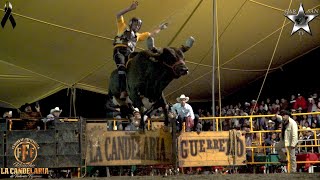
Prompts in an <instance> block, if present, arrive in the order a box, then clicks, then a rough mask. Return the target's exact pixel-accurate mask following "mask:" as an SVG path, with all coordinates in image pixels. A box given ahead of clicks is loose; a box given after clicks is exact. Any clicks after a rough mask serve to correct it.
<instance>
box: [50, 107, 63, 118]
mask: <svg viewBox="0 0 320 180" xmlns="http://www.w3.org/2000/svg"><path fill="white" fill-rule="evenodd" d="M61 112H62V109H60V108H59V107H55V108H54V109H51V110H50V114H52V115H53V117H55V118H58V117H60V114H61Z"/></svg>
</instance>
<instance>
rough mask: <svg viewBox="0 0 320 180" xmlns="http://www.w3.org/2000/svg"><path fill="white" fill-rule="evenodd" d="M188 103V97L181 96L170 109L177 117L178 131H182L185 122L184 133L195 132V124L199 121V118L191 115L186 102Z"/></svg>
mask: <svg viewBox="0 0 320 180" xmlns="http://www.w3.org/2000/svg"><path fill="white" fill-rule="evenodd" d="M188 101H189V97H186V96H185V95H184V94H182V95H181V96H180V97H178V98H177V102H178V103H176V104H174V105H173V106H172V108H171V112H172V113H175V114H176V115H177V121H178V123H179V124H178V125H177V127H179V130H181V129H182V123H183V122H186V131H191V130H192V129H194V130H197V127H198V126H197V124H198V120H199V116H198V115H195V114H194V113H193V109H192V107H191V106H190V104H188V103H187V102H188Z"/></svg>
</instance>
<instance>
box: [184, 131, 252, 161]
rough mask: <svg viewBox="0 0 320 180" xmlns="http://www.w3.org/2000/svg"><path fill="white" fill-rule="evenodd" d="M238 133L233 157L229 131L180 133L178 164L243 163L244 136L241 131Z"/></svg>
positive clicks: (244, 155)
mask: <svg viewBox="0 0 320 180" xmlns="http://www.w3.org/2000/svg"><path fill="white" fill-rule="evenodd" d="M238 134H239V137H238V138H237V151H236V156H235V157H234V156H233V155H231V154H230V148H229V147H230V139H229V131H220V132H201V133H199V134H198V133H196V132H184V133H182V134H181V135H180V136H179V140H178V152H179V166H181V167H195V166H227V165H245V164H244V163H243V162H244V161H245V160H246V154H245V148H246V144H245V137H244V136H243V135H242V133H241V132H238ZM234 158H235V159H234Z"/></svg>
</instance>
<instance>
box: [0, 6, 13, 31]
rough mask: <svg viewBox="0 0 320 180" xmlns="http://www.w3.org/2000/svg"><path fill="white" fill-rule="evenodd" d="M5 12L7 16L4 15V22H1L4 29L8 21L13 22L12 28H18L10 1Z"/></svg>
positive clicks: (5, 7)
mask: <svg viewBox="0 0 320 180" xmlns="http://www.w3.org/2000/svg"><path fill="white" fill-rule="evenodd" d="M4 12H5V14H4V16H3V18H2V21H1V26H2V28H4V26H5V25H6V23H7V20H8V19H9V20H10V22H11V25H12V28H14V27H16V22H15V20H14V18H13V16H12V14H11V13H12V5H11V3H10V2H8V1H7V2H6V4H5V5H4Z"/></svg>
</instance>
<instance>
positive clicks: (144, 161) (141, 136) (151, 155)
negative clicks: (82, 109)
mask: <svg viewBox="0 0 320 180" xmlns="http://www.w3.org/2000/svg"><path fill="white" fill-rule="evenodd" d="M86 133H87V134H86V137H87V157H86V160H87V165H88V166H115V165H154V164H171V163H172V162H171V160H172V158H171V154H172V137H171V133H170V132H164V131H163V130H162V129H159V130H156V131H146V132H145V133H139V132H136V131H107V125H106V124H105V123H88V124H87V128H86Z"/></svg>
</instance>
